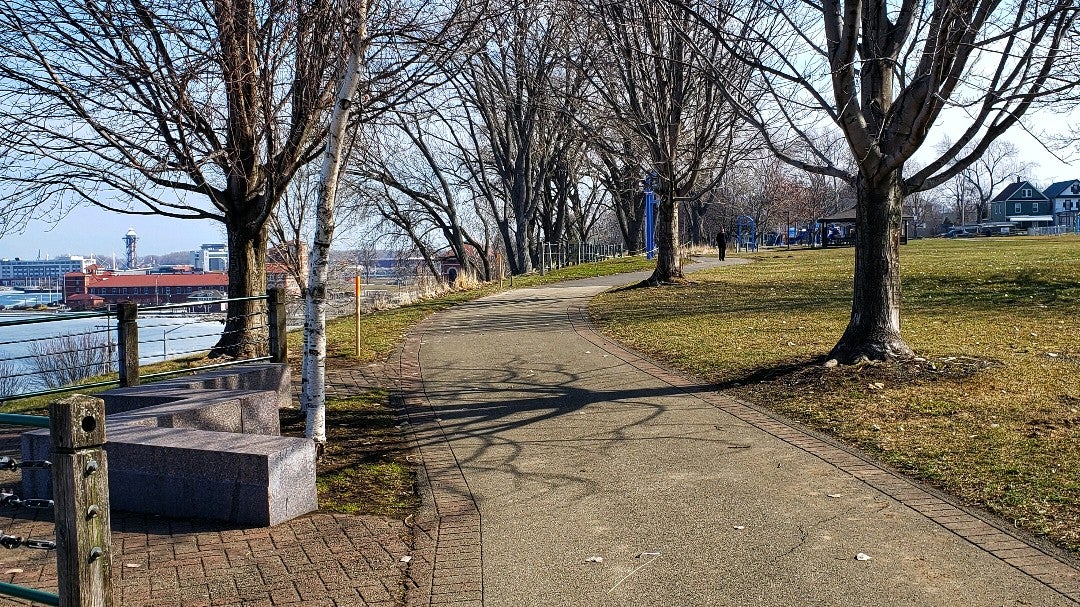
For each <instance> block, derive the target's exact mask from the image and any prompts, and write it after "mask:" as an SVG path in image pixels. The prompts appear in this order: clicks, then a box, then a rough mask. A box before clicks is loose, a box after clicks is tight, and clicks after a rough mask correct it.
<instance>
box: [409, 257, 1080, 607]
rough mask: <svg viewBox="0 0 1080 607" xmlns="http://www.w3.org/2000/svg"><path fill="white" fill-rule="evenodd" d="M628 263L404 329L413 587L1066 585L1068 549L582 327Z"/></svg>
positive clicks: (528, 599)
mask: <svg viewBox="0 0 1080 607" xmlns="http://www.w3.org/2000/svg"><path fill="white" fill-rule="evenodd" d="M627 280H628V277H626V276H622V277H615V278H602V279H593V280H584V281H578V282H573V283H565V284H561V285H555V286H550V287H542V288H532V289H522V290H516V291H512V292H506V293H501V294H498V295H494V296H491V297H488V298H485V299H482V300H478V301H475V302H472V303H469V304H465V305H461V306H458V307H456V308H454V309H452V310H450V311H448V312H444V313H441V314H438V315H436V316H434V317H432V318H430V319H428V321H426V322H425V323H423V324H422V325H421V326H420V327H419V328H418V330H417V331H415V332H414V333H413V334H412V335H411V336H410V338H409V340H408V342H407V343H406V345H405V347H404V348H403V350H402V353H401V359H400V361H399V364H400V372H401V377H402V384H401V388H402V394H403V396H404V399H405V403H406V411H407V412H408V415H409V416H410V418H411V422H412V427H413V429H414V434H415V437H416V441H417V444H418V446H419V448H420V451H421V454H422V456H423V459H424V463H425V468H426V471H427V476H428V494H427V502H428V504H429V505H430V508H429V510H428V511H427V512H426V513H425V515H424V516H422V517H420V519H419V523H420V524H419V526H418V529H419V531H420V533H419V534H418V541H417V544H416V547H415V550H414V552H413V563H412V565H411V566H410V575H411V579H412V580H413V582H412V583H411V586H410V595H409V599H410V604H411V605H421V604H424V605H427V604H431V605H443V604H450V605H477V606H479V605H484V606H487V607H498V606H504V605H515V606H516V605H520V606H535V605H634V606H640V605H657V606H672V605H680V606H691V605H732V606H734V605H740V606H744V605H800V606H802V605H828V606H833V605H858V606H860V607H865V606H871V605H881V606H896V605H918V606H926V605H973V606H974V605H985V606H1000V605H1040V606H1057V605H1074V606H1075V605H1076V604H1077V602H1078V599H1080V571H1078V570H1077V569H1076V568H1075V566H1074V564H1075V561H1073V560H1071V559H1070V558H1069V557H1066V556H1062V555H1059V554H1058V553H1057V552H1056V551H1053V550H1052V549H1041V548H1040V547H1038V546H1035V545H1032V544H1030V543H1029V542H1028V541H1026V540H1024V539H1023V537H1022V536H1020V535H1019V534H1014V533H1013V532H1011V531H1010V530H1008V529H1006V528H1004V526H1001V525H998V524H996V523H995V522H994V521H993V520H989V519H984V518H982V517H980V516H979V515H977V514H972V513H969V512H967V511H965V510H963V509H961V508H958V507H957V506H955V505H954V504H953V503H952V502H950V501H949V500H948V499H946V498H943V497H942V496H939V495H937V494H935V493H933V492H930V491H928V490H926V489H924V488H923V487H921V486H919V485H917V484H914V483H912V482H910V481H908V480H906V479H904V478H903V477H899V476H896V475H894V474H892V473H891V472H890V471H888V470H886V469H884V468H882V467H880V466H879V465H877V464H876V463H874V462H873V461H872V460H870V459H868V458H866V457H865V456H863V455H861V454H859V453H856V452H852V451H849V450H847V449H844V448H841V447H839V446H836V445H834V444H832V443H830V442H827V441H825V440H822V439H821V438H818V437H816V436H814V435H811V434H809V433H807V432H805V431H803V430H801V429H800V428H798V427H795V426H793V425H790V424H788V423H787V422H785V421H783V420H780V419H776V418H774V417H773V416H771V415H769V414H766V413H763V412H761V411H759V410H757V409H755V408H753V407H751V406H749V405H746V404H744V403H741V402H738V401H734V400H732V399H729V398H726V397H724V396H722V395H719V394H717V393H715V392H712V391H711V390H710V389H709V388H708V387H707V386H702V385H699V384H697V383H695V382H693V381H689V380H687V379H684V378H683V377H681V376H679V375H677V374H673V373H670V372H668V371H666V370H664V369H662V368H660V367H658V366H656V365H654V364H652V363H651V362H649V361H647V360H643V359H641V358H640V357H638V356H636V355H635V354H633V353H631V352H628V351H626V350H624V349H622V348H621V347H619V346H618V345H616V344H613V343H611V342H609V341H607V340H606V339H604V338H603V337H602V336H599V335H598V334H597V333H595V332H594V331H593V330H592V329H591V327H590V325H589V323H588V322H587V319H586V317H585V314H584V312H583V306H584V305H585V304H586V302H587V301H588V299H589V298H590V297H591V296H593V295H594V294H596V293H598V292H600V291H601V290H603V289H604V288H606V287H608V286H610V285H613V284H616V283H622V282H626V281H627ZM857 555H862V556H857ZM866 557H869V558H868V559H867V558H866Z"/></svg>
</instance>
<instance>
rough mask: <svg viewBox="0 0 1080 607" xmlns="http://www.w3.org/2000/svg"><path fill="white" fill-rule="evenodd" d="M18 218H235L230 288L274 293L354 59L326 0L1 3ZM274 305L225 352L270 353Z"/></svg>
mask: <svg viewBox="0 0 1080 607" xmlns="http://www.w3.org/2000/svg"><path fill="white" fill-rule="evenodd" d="M0 29H3V30H4V33H3V34H2V35H0V49H2V51H3V53H4V55H5V58H4V60H3V62H0V99H3V102H2V103H0V106H2V107H3V108H4V109H3V110H2V111H3V120H2V121H0V139H2V141H3V144H4V146H5V147H6V148H7V150H8V153H7V154H6V155H5V158H4V164H3V167H2V174H3V176H4V179H5V182H6V183H7V184H8V187H6V188H5V191H4V193H3V196H2V204H3V208H2V214H3V215H4V216H5V217H6V220H5V222H6V223H5V225H7V226H8V227H9V228H10V227H14V226H18V225H24V224H25V222H26V221H27V220H28V219H29V218H31V217H33V216H35V215H46V216H51V217H56V216H57V215H60V214H63V213H64V212H65V211H66V210H67V209H69V208H71V207H72V206H74V205H80V204H91V205H96V206H98V207H101V208H103V209H106V210H110V211H115V212H119V213H129V214H137V215H162V216H165V217H171V218H176V219H212V220H215V221H219V222H221V223H222V224H224V226H225V229H226V233H227V238H228V244H229V270H228V271H229V296H230V297H236V298H240V297H249V296H254V295H259V294H261V293H262V292H263V291H264V290H265V281H266V277H265V262H266V244H267V225H268V222H269V220H270V217H271V215H272V214H273V211H274V208H275V206H276V205H277V203H278V201H279V200H280V199H281V197H282V196H283V195H284V193H285V191H286V189H287V188H288V186H289V183H290V181H291V180H292V178H293V176H294V175H295V174H296V172H297V171H298V170H299V168H300V167H301V166H302V165H303V164H305V163H306V162H308V161H309V160H310V159H311V158H313V156H314V154H315V153H316V151H317V149H318V145H319V142H320V141H321V138H322V134H323V132H324V131H325V127H324V126H323V125H322V123H321V122H322V120H323V116H324V113H325V111H326V109H327V108H328V107H329V105H330V103H331V100H332V97H333V85H332V83H333V82H335V81H336V80H337V72H338V70H340V65H341V63H343V62H342V58H343V56H344V48H343V39H342V36H341V34H340V28H339V25H338V21H337V20H336V19H335V13H334V11H333V10H331V6H330V5H329V3H328V2H327V1H326V0H316V1H315V2H314V3H305V2H292V1H286V2H264V1H260V0H224V1H222V2H215V3H153V4H146V3H145V2H143V0H118V1H116V2H110V3H106V4H101V3H98V2H94V1H92V0H72V1H68V0H40V1H39V0H33V1H28V0H3V1H2V2H0ZM263 308H264V304H263V303H262V302H259V301H256V300H243V301H239V302H236V303H233V304H232V305H230V306H229V311H228V317H227V320H226V324H225V330H224V332H223V335H222V338H221V340H220V341H219V343H218V344H217V346H216V347H215V348H214V350H213V353H214V354H216V355H219V354H227V355H248V354H259V353H262V352H264V351H265V349H266V341H265V339H263V338H262V337H264V335H263V334H264V333H265V327H264V326H263V325H264V323H262V322H261V321H260V320H259V315H260V313H261V311H262V309H263Z"/></svg>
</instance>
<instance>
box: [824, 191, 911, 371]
mask: <svg viewBox="0 0 1080 607" xmlns="http://www.w3.org/2000/svg"><path fill="white" fill-rule="evenodd" d="M856 196H857V205H858V206H857V210H856V218H855V285H854V286H855V290H854V294H853V296H852V301H851V319H850V321H849V322H848V326H847V329H846V330H845V331H844V335H843V336H842V337H841V338H840V341H839V342H838V343H837V344H836V346H834V347H833V349H832V352H831V353H829V358H832V359H836V360H837V361H839V362H841V363H844V364H851V363H855V362H858V361H860V360H862V359H864V358H865V359H868V360H899V359H907V358H911V357H913V356H914V353H913V352H912V350H911V348H910V347H908V345H907V344H906V343H904V340H903V338H902V337H901V336H900V223H901V209H902V204H901V203H902V201H903V196H902V195H901V192H900V179H899V175H898V174H897V173H892V174H890V175H888V176H886V177H884V178H882V179H879V180H876V181H875V182H870V181H869V180H868V179H867V178H866V177H865V176H864V175H863V174H862V173H861V172H860V174H859V179H858V183H857V187H856Z"/></svg>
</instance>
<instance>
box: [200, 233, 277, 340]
mask: <svg viewBox="0 0 1080 607" xmlns="http://www.w3.org/2000/svg"><path fill="white" fill-rule="evenodd" d="M227 221H228V223H227V224H226V232H227V233H228V240H229V291H228V296H229V299H237V298H245V297H258V296H261V295H263V294H265V293H266V244H267V239H268V230H267V225H266V222H263V224H262V225H261V226H252V225H250V223H249V219H248V218H247V217H244V216H240V217H237V214H230V215H228V216H227ZM265 318H266V302H265V301H262V300H244V301H234V302H231V303H230V304H229V309H228V311H227V313H226V315H225V329H224V331H223V332H222V334H221V339H219V340H218V342H217V344H215V345H214V347H213V348H212V349H211V350H210V357H211V358H217V357H221V356H232V357H236V358H249V357H255V356H265V355H266V354H267V352H268V351H269V348H270V345H269V344H270V342H269V339H270V333H269V330H268V328H267V326H266V320H265Z"/></svg>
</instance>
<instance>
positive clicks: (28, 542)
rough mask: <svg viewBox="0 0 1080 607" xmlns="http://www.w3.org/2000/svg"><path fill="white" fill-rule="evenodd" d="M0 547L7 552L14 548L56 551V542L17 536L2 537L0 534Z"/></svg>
mask: <svg viewBox="0 0 1080 607" xmlns="http://www.w3.org/2000/svg"><path fill="white" fill-rule="evenodd" d="M0 546H3V547H4V548H7V549H8V550H14V549H16V548H34V549H37V550H56V542H54V541H52V540H35V539H25V540H24V539H23V538H22V537H21V536H18V535H4V534H3V533H0Z"/></svg>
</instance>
